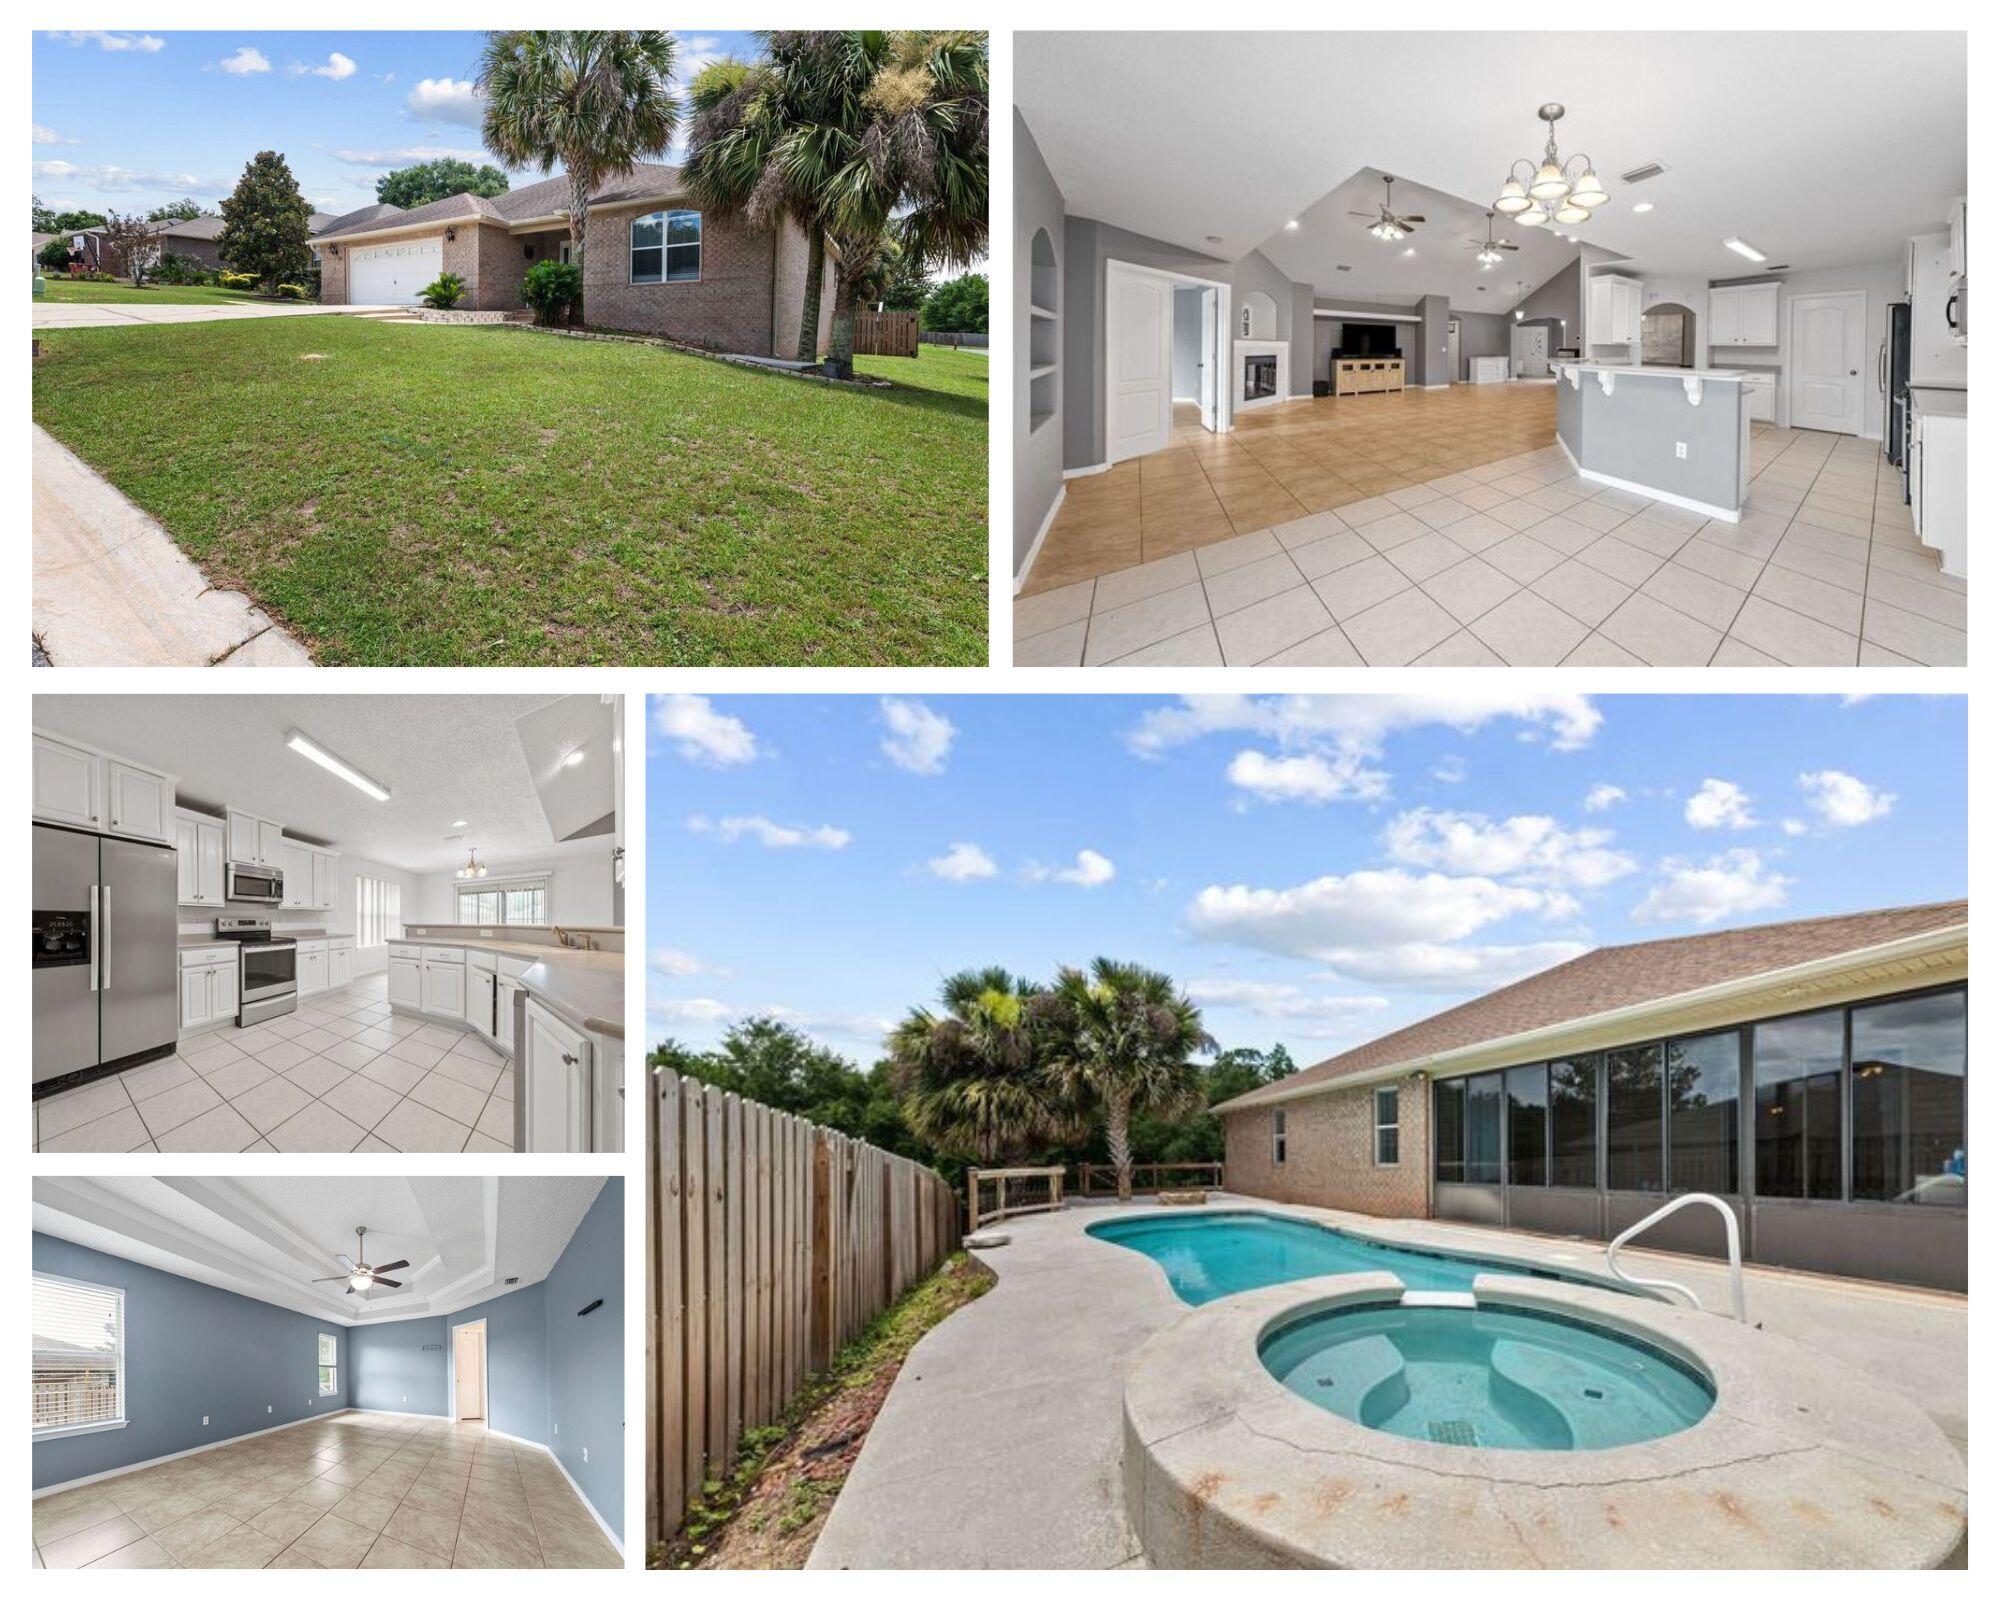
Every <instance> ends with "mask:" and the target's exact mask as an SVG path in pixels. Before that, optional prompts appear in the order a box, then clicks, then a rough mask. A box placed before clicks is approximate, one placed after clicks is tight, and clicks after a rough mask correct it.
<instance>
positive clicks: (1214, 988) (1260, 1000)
mask: <svg viewBox="0 0 2000 1600" xmlns="http://www.w3.org/2000/svg"><path fill="white" fill-rule="evenodd" d="M1187 995H1188V998H1189V999H1190V1000H1192V1001H1194V1003H1195V1004H1196V1005H1199V1006H1214V1007H1217V1008H1219V1009H1221V1010H1227V1011H1248V1012H1250V1013H1252V1014H1253V1015H1255V1016H1259V1017H1264V1018H1267V1019H1268V1020H1271V1021H1274V1022H1317V1023H1320V1024H1321V1025H1322V1026H1320V1027H1318V1028H1307V1029H1304V1030H1302V1031H1303V1032H1305V1033H1306V1034H1307V1035H1308V1036H1310V1037H1312V1038H1326V1037H1330V1036H1333V1035H1336V1034H1345V1033H1351V1032H1353V1031H1355V1029H1356V1027H1357V1025H1358V1024H1359V1023H1361V1022H1363V1021H1365V1020H1366V1019H1367V1018H1369V1017H1372V1016H1374V1015H1375V1014H1376V1013H1378V1012H1381V1011H1384V1010H1387V1009H1388V1005H1389V1002H1388V999H1387V998H1386V997H1385V996H1382V995H1379V994H1308V993H1307V992H1306V991H1305V990H1304V989H1301V988H1300V987H1299V986H1298V985H1297V984H1292V983H1258V982H1254V981H1252V980H1250V979H1246V978H1197V979H1195V981H1194V982H1192V983H1190V984H1189V985H1188V986H1187ZM1326 1024H1345V1026H1343V1027H1329V1026H1326Z"/></svg>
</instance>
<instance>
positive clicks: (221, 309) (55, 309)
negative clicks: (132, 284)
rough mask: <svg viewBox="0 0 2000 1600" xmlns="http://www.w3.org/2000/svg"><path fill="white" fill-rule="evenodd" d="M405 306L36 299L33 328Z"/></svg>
mask: <svg viewBox="0 0 2000 1600" xmlns="http://www.w3.org/2000/svg"><path fill="white" fill-rule="evenodd" d="M404 309H406V308H405V307H402V306H320V305H303V304H301V305H280V304H271V305H264V304H260V303H257V302H254V301H246V302H245V303H244V304H242V305H240V306H231V305H217V306H189V305H157V306H148V305H123V304H121V305H91V304H57V303H52V302H49V301H37V302H36V303H35V331H36V332H37V333H41V332H43V331H44V330H46V329H49V328H143V327H157V326H159V325H161V324H163V323H181V322H242V321H245V320H247V319H250V318H254V317H352V316H374V315H377V314H379V313H381V312H385V311H401V310H404Z"/></svg>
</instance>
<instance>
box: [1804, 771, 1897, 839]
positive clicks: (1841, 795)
mask: <svg viewBox="0 0 2000 1600" xmlns="http://www.w3.org/2000/svg"><path fill="white" fill-rule="evenodd" d="M1799 788H1800V789H1801V790H1802V791H1803V792H1804V794H1805V797H1806V804H1807V805H1809V806H1811V807H1812V808H1813V810H1815V811H1817V812H1818V813H1819V814H1820V816H1821V817H1822V818H1824V819H1825V821H1826V822H1827V823H1828V825H1829V826H1832V827H1835V828H1858V827H1860V826H1861V824H1862V823H1864V822H1873V821H1875V820H1876V818H1878V817H1886V816H1887V815H1888V814H1889V812H1890V809H1891V808H1892V807H1893V806H1894V805H1895V804H1896V797H1895V796H1894V795H1893V794H1888V793H1885V792H1884V791H1882V790H1880V789H1872V788H1870V787H1869V786H1868V785H1867V784H1865V783H1863V782H1862V781H1861V780H1860V779H1859V778H1857V777H1854V776H1852V775H1851V774H1849V773H1845V772H1837V771H1835V770H1834V769H1832V768H1831V767H1829V768H1827V769H1826V770H1825V771H1824V772H1801V773H1800V774H1799Z"/></svg>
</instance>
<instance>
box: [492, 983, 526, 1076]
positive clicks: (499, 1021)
mask: <svg viewBox="0 0 2000 1600" xmlns="http://www.w3.org/2000/svg"><path fill="white" fill-rule="evenodd" d="M493 984H494V996H493V998H494V1002H495V1009H494V1013H493V1023H494V1027H493V1043H494V1044H495V1045H496V1046H497V1047H498V1048H499V1051H500V1053H501V1054H502V1055H506V1056H511V1055H512V1054H513V1053H514V996H515V995H517V994H519V993H520V992H521V985H520V984H519V983H518V982H516V981H515V979H514V978H513V977H511V976H510V975H509V974H508V972H507V969H506V968H505V967H502V968H501V969H500V971H499V972H498V973H497V974H496V975H495V977H494V980H493Z"/></svg>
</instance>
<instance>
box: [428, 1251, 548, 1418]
mask: <svg viewBox="0 0 2000 1600" xmlns="http://www.w3.org/2000/svg"><path fill="white" fill-rule="evenodd" d="M542 1290H543V1285H542V1284H539V1283H538V1284H535V1285H534V1286H532V1287H531V1288H527V1289H517V1290H515V1291H514V1293H512V1294H503V1295H501V1296H500V1298H499V1299H497V1300H487V1301H484V1302H482V1303H481V1304H479V1305H476V1306H467V1307H466V1308H465V1309H464V1310H463V1311H454V1312H453V1313H452V1314H451V1316H450V1317H448V1318H447V1319H446V1320H447V1322H449V1324H450V1326H451V1327H454V1328H457V1327H461V1326H463V1325H464V1324H465V1323H468V1322H477V1321H479V1319H480V1318H482V1317H484V1318H485V1319H486V1403H487V1405H488V1406H489V1407H490V1408H491V1409H492V1412H493V1415H492V1416H491V1417H489V1418H487V1424H486V1425H487V1426H488V1427H490V1428H497V1429H498V1430H499V1431H500V1432H502V1433H511V1434H512V1435H513V1436H514V1437H515V1438H517V1439H532V1440H533V1441H534V1442H535V1443H536V1444H547V1443H548V1442H549V1364H548V1358H547V1355H546V1353H545V1351H544V1340H543V1333H542V1324H543V1317H542Z"/></svg>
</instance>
